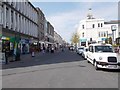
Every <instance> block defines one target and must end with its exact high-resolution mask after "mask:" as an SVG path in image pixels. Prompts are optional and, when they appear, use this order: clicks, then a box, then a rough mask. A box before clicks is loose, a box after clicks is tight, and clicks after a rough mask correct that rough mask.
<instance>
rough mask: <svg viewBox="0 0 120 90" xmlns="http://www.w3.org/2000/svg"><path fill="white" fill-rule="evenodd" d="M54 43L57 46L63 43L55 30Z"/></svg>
mask: <svg viewBox="0 0 120 90" xmlns="http://www.w3.org/2000/svg"><path fill="white" fill-rule="evenodd" d="M54 44H55V46H56V47H57V48H60V46H63V45H64V41H63V38H62V37H61V36H60V35H59V34H58V33H57V32H56V31H54Z"/></svg>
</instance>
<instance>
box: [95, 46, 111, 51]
mask: <svg viewBox="0 0 120 90" xmlns="http://www.w3.org/2000/svg"><path fill="white" fill-rule="evenodd" d="M95 52H113V49H112V46H95Z"/></svg>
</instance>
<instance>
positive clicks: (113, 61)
mask: <svg viewBox="0 0 120 90" xmlns="http://www.w3.org/2000/svg"><path fill="white" fill-rule="evenodd" d="M87 61H88V63H89V62H90V63H92V64H93V65H94V66H95V69H96V70H98V69H99V68H107V69H120V62H119V61H118V58H117V54H116V53H114V51H113V48H112V45H110V44H91V45H89V48H88V52H87Z"/></svg>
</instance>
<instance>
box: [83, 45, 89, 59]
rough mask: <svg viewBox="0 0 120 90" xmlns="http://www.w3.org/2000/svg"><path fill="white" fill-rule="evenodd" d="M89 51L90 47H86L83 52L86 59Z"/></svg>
mask: <svg viewBox="0 0 120 90" xmlns="http://www.w3.org/2000/svg"><path fill="white" fill-rule="evenodd" d="M87 52H88V48H87V47H85V48H84V50H83V52H82V57H83V58H84V59H87Z"/></svg>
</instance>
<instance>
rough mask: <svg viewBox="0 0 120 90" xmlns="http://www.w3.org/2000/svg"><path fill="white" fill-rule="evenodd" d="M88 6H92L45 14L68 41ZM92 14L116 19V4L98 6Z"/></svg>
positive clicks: (84, 15) (84, 16)
mask: <svg viewBox="0 0 120 90" xmlns="http://www.w3.org/2000/svg"><path fill="white" fill-rule="evenodd" d="M90 6H92V4H89V5H86V6H85V7H84V8H83V9H80V8H78V9H77V10H74V11H71V12H61V13H54V14H53V15H51V16H47V19H48V21H50V22H51V24H52V25H53V26H54V27H55V31H57V32H58V33H59V34H60V35H61V36H62V37H63V38H64V39H65V40H67V41H70V38H71V35H72V33H73V32H74V31H75V30H76V29H77V26H78V23H79V21H80V20H82V19H84V18H86V14H87V12H88V11H87V9H88V8H89V7H90ZM85 10H86V11H85ZM93 10H94V9H93ZM94 14H95V15H94V16H96V17H98V18H104V19H107V20H108V19H109V20H111V19H114V18H116V19H117V6H115V5H114V4H113V6H110V7H100V8H98V9H97V10H96V11H95V12H94Z"/></svg>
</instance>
